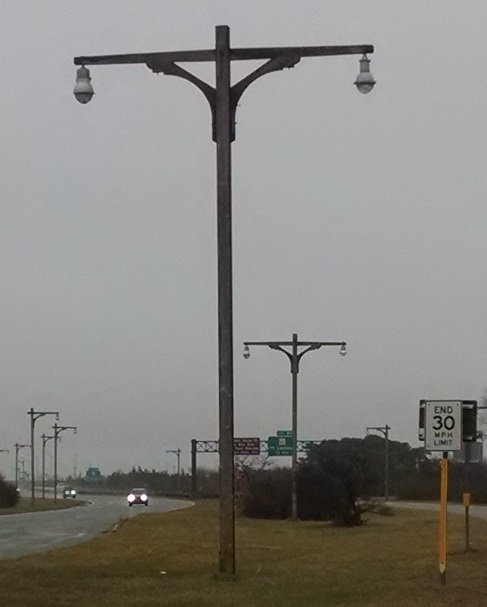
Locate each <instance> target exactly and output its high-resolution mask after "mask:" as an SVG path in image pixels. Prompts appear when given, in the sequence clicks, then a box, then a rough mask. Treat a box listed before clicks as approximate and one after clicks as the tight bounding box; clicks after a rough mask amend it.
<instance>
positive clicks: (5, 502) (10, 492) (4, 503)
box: [0, 476, 19, 508]
mask: <svg viewBox="0 0 487 607" xmlns="http://www.w3.org/2000/svg"><path fill="white" fill-rule="evenodd" d="M18 501H19V495H18V493H17V489H16V488H15V485H14V484H13V483H7V481H6V480H5V479H4V478H3V477H2V476H0V508H13V507H14V506H16V505H17V502H18Z"/></svg>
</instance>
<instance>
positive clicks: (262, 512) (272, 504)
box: [241, 468, 291, 519]
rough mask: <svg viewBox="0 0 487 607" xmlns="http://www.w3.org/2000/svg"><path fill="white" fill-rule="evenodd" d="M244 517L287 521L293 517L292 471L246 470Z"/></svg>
mask: <svg viewBox="0 0 487 607" xmlns="http://www.w3.org/2000/svg"><path fill="white" fill-rule="evenodd" d="M241 504H242V506H241V510H242V514H244V516H248V517H251V518H273V519H286V518H289V517H290V516H291V470H289V469H287V468H277V469H274V470H252V469H247V470H246V483H245V490H244V493H243V496H242V501H241Z"/></svg>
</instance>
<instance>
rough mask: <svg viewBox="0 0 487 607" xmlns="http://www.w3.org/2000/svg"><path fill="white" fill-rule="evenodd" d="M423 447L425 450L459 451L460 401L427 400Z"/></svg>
mask: <svg viewBox="0 0 487 607" xmlns="http://www.w3.org/2000/svg"><path fill="white" fill-rule="evenodd" d="M424 405H425V420H424V421H425V423H424V433H425V437H424V439H425V440H424V448H425V449H426V451H460V449H461V448H462V436H463V432H462V401H461V400H427V401H425V403H424Z"/></svg>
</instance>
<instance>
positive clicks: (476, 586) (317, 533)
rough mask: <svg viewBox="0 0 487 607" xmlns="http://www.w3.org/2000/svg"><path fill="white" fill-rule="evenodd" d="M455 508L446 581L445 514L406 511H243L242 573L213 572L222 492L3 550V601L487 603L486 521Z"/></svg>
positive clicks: (273, 606) (32, 605)
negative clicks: (314, 517)
mask: <svg viewBox="0 0 487 607" xmlns="http://www.w3.org/2000/svg"><path fill="white" fill-rule="evenodd" d="M463 541H464V540H463V519H462V517H460V516H454V515H452V516H451V517H450V520H449V560H448V570H447V583H446V586H444V587H442V586H441V585H440V583H439V576H438V572H437V556H436V555H437V517H436V515H435V514H434V513H429V512H420V511H398V512H397V513H396V515H395V516H393V517H385V516H377V515H371V517H370V519H369V521H368V523H367V524H366V525H364V526H363V527H360V528H353V529H338V528H334V527H331V526H329V525H325V524H321V523H313V522H301V523H292V522H290V521H257V520H247V519H243V518H238V519H237V568H238V576H237V578H236V579H234V580H229V579H224V578H221V577H220V576H218V575H216V571H217V551H218V547H217V546H218V508H217V504H216V503H215V502H202V503H198V504H197V505H196V506H194V507H193V508H189V509H186V510H180V511H177V512H173V513H168V514H141V515H140V516H138V517H135V518H131V519H129V520H127V521H125V522H124V524H122V525H121V526H120V527H119V529H118V531H116V532H115V533H110V534H108V535H103V536H102V537H99V538H97V539H96V540H94V541H91V542H89V543H86V544H81V545H79V546H76V547H70V548H63V549H59V550H56V551H51V552H48V553H45V554H42V555H34V556H29V557H24V558H21V559H16V560H11V561H2V562H1V566H0V588H1V590H0V604H1V605H5V606H6V607H19V606H21V607H60V606H64V605H66V606H67V605H70V606H72V605H82V606H85V605H86V606H90V607H108V606H110V607H113V606H117V607H118V606H123V605H135V606H142V605H144V606H155V605H160V606H164V607H220V606H221V607H230V606H231V607H234V606H238V607H291V606H292V607H318V606H319V607H328V606H341V607H348V606H350V607H355V606H357V607H365V606H374V607H385V606H387V607H390V606H391V605H392V606H394V607H423V606H427V607H436V606H438V607H440V606H441V607H453V606H458V607H460V606H462V607H463V606H464V605H468V606H469V607H480V606H481V607H485V606H487V576H486V575H485V572H486V571H487V523H486V522H483V521H480V520H477V519H473V520H472V522H471V544H472V546H473V548H475V551H472V552H469V553H464V552H463V549H464V543H463Z"/></svg>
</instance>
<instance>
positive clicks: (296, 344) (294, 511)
mask: <svg viewBox="0 0 487 607" xmlns="http://www.w3.org/2000/svg"><path fill="white" fill-rule="evenodd" d="M249 346H268V347H269V348H271V350H279V351H281V352H284V354H285V355H286V356H287V357H288V358H289V361H290V362H291V374H292V383H293V396H292V435H293V437H292V438H293V450H292V464H291V468H292V472H291V474H292V488H291V517H292V519H293V520H294V521H295V520H297V518H298V497H297V495H298V491H297V468H298V373H299V362H300V361H301V359H302V358H303V356H304V355H305V354H306V352H310V351H311V350H318V349H319V348H321V347H322V346H339V347H340V354H341V355H342V356H345V354H346V353H347V344H346V342H344V341H298V335H297V333H293V339H292V341H245V342H244V352H243V355H244V358H249V357H250V349H249ZM283 346H289V347H291V351H288V350H285V349H284V347H283ZM299 348H304V350H301V351H299Z"/></svg>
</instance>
